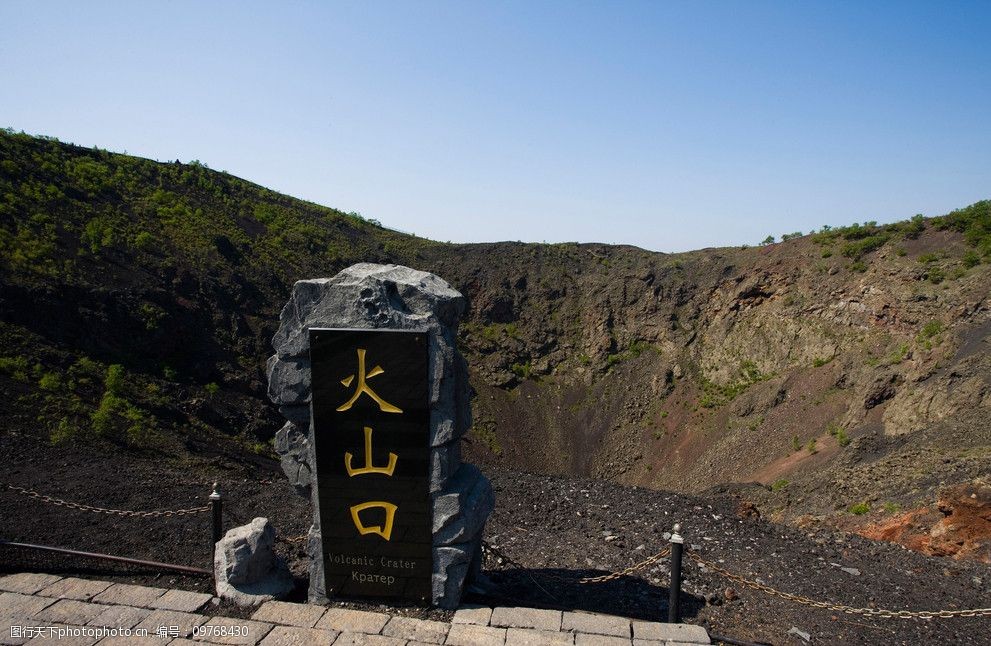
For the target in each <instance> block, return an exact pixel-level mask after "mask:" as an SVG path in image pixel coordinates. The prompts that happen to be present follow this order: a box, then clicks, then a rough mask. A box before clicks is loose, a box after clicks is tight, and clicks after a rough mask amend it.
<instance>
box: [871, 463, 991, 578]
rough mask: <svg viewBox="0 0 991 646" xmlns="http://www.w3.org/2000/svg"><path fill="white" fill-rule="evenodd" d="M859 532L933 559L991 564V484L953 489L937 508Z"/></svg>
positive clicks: (910, 514)
mask: <svg viewBox="0 0 991 646" xmlns="http://www.w3.org/2000/svg"><path fill="white" fill-rule="evenodd" d="M859 533H860V534H862V535H864V536H866V537H867V538H873V539H875V540H882V541H891V542H894V543H900V544H902V545H904V546H905V547H907V548H909V549H911V550H915V551H917V552H922V553H923V554H929V555H930V556H949V557H952V558H956V559H961V558H967V559H973V560H976V561H981V562H983V563H991V484H988V483H985V482H982V481H980V480H975V481H973V482H970V483H966V484H962V485H957V486H955V487H949V488H947V489H945V490H944V491H943V492H942V493H941V495H940V497H939V501H938V502H937V503H936V505H934V507H921V508H919V509H913V510H911V511H908V512H905V513H902V514H897V515H896V516H894V517H892V518H890V519H888V520H885V521H883V522H880V523H876V524H871V525H868V526H867V527H864V528H862V529H860V530H859Z"/></svg>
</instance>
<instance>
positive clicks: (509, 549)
mask: <svg viewBox="0 0 991 646" xmlns="http://www.w3.org/2000/svg"><path fill="white" fill-rule="evenodd" d="M7 439H10V436H9V435H8V436H7ZM0 461H2V462H3V463H4V464H6V465H9V468H8V469H7V473H5V474H4V475H3V477H2V478H0V479H2V480H4V481H6V482H9V483H11V484H14V485H17V486H22V487H27V488H30V489H34V490H36V491H38V492H40V493H43V494H48V495H52V496H57V497H61V498H65V499H67V500H70V501H77V502H82V503H86V504H89V505H94V506H102V507H114V508H123V509H135V510H148V509H176V508H184V507H195V506H199V505H202V504H203V502H204V499H205V497H206V495H207V494H208V493H209V490H210V484H211V483H212V482H213V481H215V480H217V481H219V482H220V483H221V487H222V490H223V492H224V494H225V496H226V503H225V520H226V523H227V525H228V527H229V526H233V525H236V524H241V523H244V522H247V521H249V520H250V519H251V518H253V517H255V516H268V517H269V518H271V519H272V521H273V522H274V524H275V526H276V528H277V531H278V534H279V536H280V543H279V550H280V552H281V553H282V555H283V556H285V557H286V558H287V560H289V561H290V563H291V565H292V567H293V571H294V573H296V574H297V576H298V586H297V590H296V593H295V598H296V599H299V600H302V599H303V597H304V596H305V594H304V590H305V577H304V575H305V567H306V565H305V562H304V561H303V560H302V556H303V555H302V553H301V551H300V550H301V543H294V542H292V541H291V540H289V539H292V538H293V537H295V536H299V535H301V534H303V533H304V532H305V529H306V523H307V520H308V518H309V511H308V509H307V505H306V503H305V502H304V501H303V500H301V499H300V498H298V497H297V496H295V494H293V493H292V491H291V489H290V488H289V486H288V485H287V484H286V483H285V480H284V478H282V477H281V474H280V473H279V472H278V466H277V463H275V462H274V461H268V462H265V461H261V462H259V461H258V460H257V459H256V458H255V459H252V460H245V461H238V460H236V459H231V458H226V459H214V460H211V461H205V462H190V461H189V460H183V461H177V460H176V461H162V460H160V459H147V458H133V459H130V458H129V461H128V466H127V469H122V468H121V467H120V456H119V455H114V454H112V453H107V452H105V451H101V450H99V449H96V448H85V447H74V448H71V447H70V448H53V447H50V446H48V445H47V444H46V443H44V442H42V441H37V440H32V439H31V438H30V437H26V436H22V437H20V438H18V441H17V442H10V441H4V442H2V443H0ZM489 475H490V477H491V479H492V481H493V485H494V486H495V489H496V496H497V503H496V511H495V512H494V514H493V516H492V518H491V520H490V521H489V524H488V526H487V528H486V540H487V542H488V543H489V544H490V545H491V546H492V547H493V548H494V550H495V551H493V552H490V554H489V556H488V557H487V562H486V564H485V574H486V575H487V577H488V578H489V580H490V582H491V584H492V587H491V588H490V589H489V590H488V591H487V594H486V596H480V595H478V594H475V595H472V596H471V597H470V598H471V599H473V600H475V601H481V602H489V603H493V604H495V603H501V604H509V603H511V604H529V605H536V606H550V607H561V608H575V609H583V610H590V611H597V612H607V613H614V614H618V615H624V616H628V617H636V618H644V619H653V620H658V619H664V618H665V617H666V616H667V595H668V588H667V585H668V580H669V572H668V562H667V561H666V560H662V561H659V562H658V563H656V564H655V565H653V566H652V567H649V568H646V569H645V570H643V571H640V572H637V573H636V574H634V575H632V576H624V577H621V578H619V579H616V580H613V581H610V582H606V583H598V584H581V583H579V582H578V581H577V580H578V579H580V578H582V577H585V576H589V575H599V574H604V573H608V572H614V571H619V570H622V569H623V568H626V567H628V566H630V565H633V564H635V563H637V562H640V561H642V560H644V559H646V558H647V557H649V556H651V555H653V554H655V553H657V552H658V551H659V550H661V549H662V548H664V547H666V546H667V544H668V543H667V540H666V538H667V536H666V534H665V533H666V532H669V531H670V530H671V528H672V526H673V524H674V523H675V522H680V523H682V525H683V528H684V529H683V534H684V536H685V538H686V548H687V549H688V550H689V551H690V552H694V553H697V554H699V555H701V556H702V557H703V558H705V559H707V560H714V561H716V562H719V563H721V564H722V566H723V567H725V568H727V569H729V570H730V571H732V572H735V573H738V574H740V575H743V576H745V577H747V578H750V579H754V580H759V581H762V582H764V583H766V584H768V585H771V586H773V587H775V588H778V589H780V590H782V591H785V592H790V593H794V594H799V595H805V596H808V597H810V598H813V599H816V600H823V601H828V602H833V603H838V604H845V605H849V606H854V607H879V608H889V609H895V610H901V609H907V610H938V609H959V608H978V607H989V606H991V568H989V567H988V566H986V565H981V564H977V563H969V562H962V561H954V560H949V559H944V558H933V557H927V556H924V555H921V554H917V553H915V552H910V551H908V550H905V549H903V548H902V547H900V546H898V545H894V544H889V543H878V542H874V541H870V540H867V539H864V538H861V537H858V536H854V535H848V534H842V533H835V532H829V531H823V530H814V531H802V530H799V529H796V528H792V527H789V526H784V525H778V524H774V523H771V522H767V521H765V520H762V519H761V518H760V517H759V512H758V511H757V510H756V508H755V507H753V506H752V505H750V504H748V501H747V496H748V489H747V488H746V487H737V488H731V489H727V490H725V491H723V492H721V493H717V494H715V495H713V496H710V497H708V498H699V497H692V496H686V495H680V494H673V493H668V492H660V491H654V490H649V489H643V488H636V487H622V486H618V485H614V484H611V483H607V482H603V481H591V480H577V479H567V478H559V477H551V476H541V475H532V474H524V473H512V472H496V473H490V474H489ZM751 493H753V491H751ZM755 499H756V497H755ZM0 517H2V519H3V523H2V526H0V538H3V539H6V540H12V541H24V542H33V543H41V544H46V545H56V546H61V547H68V548H73V549H80V550H87V551H94V552H104V553H111V554H118V555H126V556H132V557H137V558H143V559H153V560H157V561H164V562H169V563H180V564H185V565H194V566H198V567H209V517H208V515H206V514H200V515H193V516H179V517H164V518H148V519H146V518H126V517H120V516H108V515H105V514H95V513H91V512H82V511H78V510H74V509H69V508H66V507H63V506H56V505H52V504H47V503H42V502H41V501H39V500H37V499H35V498H31V497H27V496H24V495H22V494H18V493H15V492H13V491H11V490H8V489H4V490H2V491H0ZM497 553H498V554H502V555H504V556H505V557H508V559H509V560H506V559H505V558H503V559H500V558H498V557H497V556H496V554H497ZM18 570H35V571H52V572H55V573H60V574H63V573H71V574H74V575H76V576H80V575H81V576H88V577H92V578H101V579H108V580H116V581H126V582H134V583H142V584H146V585H156V586H163V587H178V588H183V589H189V590H199V591H208V590H209V589H210V585H211V583H210V580H209V578H207V577H195V576H185V575H177V574H173V573H163V572H160V571H155V570H151V569H148V568H140V567H135V566H124V565H120V564H113V563H107V562H104V561H93V560H89V559H79V558H72V557H63V556H56V555H49V554H42V553H38V552H30V551H27V550H22V549H15V548H9V547H6V548H3V547H0V571H18ZM684 572H685V574H684V577H685V581H684V585H683V590H684V593H685V594H684V597H683V601H682V606H683V616H684V618H685V620H686V621H688V622H691V623H697V624H701V625H703V626H705V627H706V628H708V629H709V630H710V632H711V633H713V634H716V635H724V636H728V637H733V638H736V639H744V640H751V641H758V642H766V643H772V644H801V643H803V640H802V639H801V638H800V637H798V636H796V635H794V634H789V630H790V629H792V628H793V627H794V628H796V629H797V630H798V631H801V632H803V633H808V634H809V635H810V637H811V640H812V643H829V644H838V643H843V644H877V643H886V644H918V643H934V642H935V643H944V644H988V643H989V638H988V635H991V618H957V619H940V620H931V621H923V620H904V619H871V618H865V617H861V616H857V615H849V614H845V613H841V612H835V611H830V610H825V609H816V608H810V607H805V606H801V605H797V604H795V603H793V602H790V601H785V600H782V599H777V598H775V597H771V596H769V595H767V594H765V593H762V592H758V591H753V590H750V589H748V588H745V587H743V586H741V585H739V584H736V583H733V582H731V581H727V580H725V579H724V578H722V577H721V576H719V575H717V574H716V573H714V572H711V571H706V570H704V569H701V568H700V567H699V566H698V565H697V564H696V563H694V562H693V561H692V560H691V559H690V558H689V557H687V556H686V565H685V571H684ZM339 605H345V606H350V607H357V608H366V609H377V610H383V609H384V610H387V611H389V612H393V613H398V614H405V615H409V616H416V617H429V618H433V619H440V620H443V619H447V618H449V617H450V613H445V612H443V611H439V610H435V609H424V608H418V607H415V606H399V607H397V606H383V605H382V604H379V603H364V602H341V603H340V604H339ZM218 611H219V612H220V613H222V614H230V615H232V616H241V615H242V614H243V612H244V611H243V610H240V609H237V608H231V607H226V606H222V607H220V608H219V609H218ZM793 632H794V631H793Z"/></svg>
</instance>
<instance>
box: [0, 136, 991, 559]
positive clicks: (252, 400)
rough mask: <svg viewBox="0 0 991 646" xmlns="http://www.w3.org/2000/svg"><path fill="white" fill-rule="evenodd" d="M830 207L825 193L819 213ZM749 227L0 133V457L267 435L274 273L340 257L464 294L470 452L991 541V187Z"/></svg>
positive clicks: (169, 451)
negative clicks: (258, 180) (503, 210)
mask: <svg viewBox="0 0 991 646" xmlns="http://www.w3.org/2000/svg"><path fill="white" fill-rule="evenodd" d="M838 217H839V216H838ZM789 238H791V239H789V240H788V241H787V242H782V243H779V244H768V245H762V246H758V247H753V248H746V247H743V248H724V249H707V250H702V251H698V252H692V253H687V254H677V255H669V254H659V253H653V252H649V251H645V250H642V249H638V248H634V247H616V246H606V245H597V244H576V243H569V244H555V245H548V244H522V243H508V242H506V243H492V244H483V245H452V244H442V243H437V242H432V241H429V240H424V239H422V238H416V237H413V236H408V235H405V234H401V233H398V232H394V231H390V230H388V229H385V228H383V227H381V226H380V225H378V223H376V222H374V221H372V220H366V219H364V218H362V217H361V216H360V215H358V214H355V213H343V212H340V211H336V210H334V209H329V208H325V207H321V206H318V205H314V204H310V203H306V202H302V201H299V200H295V199H292V198H289V197H286V196H283V195H279V194H276V193H273V192H271V191H268V190H266V189H264V188H262V187H259V186H256V185H253V184H250V183H248V182H245V181H243V180H240V179H238V178H235V177H232V176H230V175H227V174H225V173H219V172H215V171H212V170H210V169H208V168H207V167H206V166H204V165H203V164H199V163H192V164H180V163H166V164H162V163H157V162H152V161H148V160H144V159H139V158H135V157H129V156H126V155H118V154H112V153H108V152H105V151H101V150H90V149H82V148H78V147H75V146H71V145H67V144H63V143H60V142H57V141H54V140H49V139H43V138H32V137H29V136H26V135H21V134H14V133H11V132H4V133H0V340H2V342H3V350H2V351H0V385H2V388H3V392H4V393H5V394H7V395H8V396H7V397H5V398H4V399H3V403H2V404H0V418H2V429H3V430H2V431H0V432H2V435H0V458H3V459H6V458H7V457H9V456H10V455H11V453H10V450H9V447H10V446H11V445H12V444H14V443H16V442H18V439H19V438H23V437H25V436H31V437H32V438H34V437H43V438H44V439H45V440H46V441H48V442H50V443H53V444H56V445H60V446H66V445H71V444H72V443H86V444H87V445H98V446H104V447H106V449H107V450H112V451H119V452H120V453H121V454H122V455H127V456H129V459H133V460H139V459H163V458H167V459H169V460H178V461H181V462H182V463H183V464H191V463H197V462H201V461H211V460H212V461H216V460H218V459H225V458H233V459H237V460H239V461H242V462H251V460H253V459H256V458H255V457H253V456H265V455H269V454H270V452H271V447H270V439H271V437H272V434H273V433H274V431H275V430H277V428H278V427H279V418H278V415H277V413H276V412H275V411H274V410H273V408H272V407H271V406H270V405H269V404H268V402H267V400H266V397H265V385H264V384H265V375H264V372H263V371H264V360H265V358H266V357H267V355H268V354H269V353H270V352H271V350H270V345H269V340H270V338H271V335H272V333H273V332H274V329H275V324H276V321H277V318H278V311H279V309H280V307H281V305H282V304H283V303H284V302H285V300H286V299H287V298H288V294H289V289H290V287H291V285H292V283H293V281H295V280H298V279H301V278H309V277H314V276H327V275H332V274H334V273H336V272H337V271H339V270H340V269H341V268H343V267H345V266H347V265H350V264H352V263H353V262H357V261H371V262H397V263H401V264H406V265H410V266H413V267H416V268H419V269H424V270H427V271H432V272H434V273H437V274H438V275H440V276H442V277H444V278H445V279H446V280H448V281H449V282H450V283H452V284H453V285H454V286H455V287H457V288H458V289H459V290H461V291H462V292H463V293H464V294H465V295H466V296H467V297H468V299H469V302H470V312H469V316H468V318H467V320H466V321H465V322H464V324H463V327H462V332H461V339H460V341H461V343H462V351H463V352H464V353H465V355H466V356H467V358H468V361H469V365H470V366H471V370H472V378H473V386H474V389H475V399H474V408H475V425H474V428H473V432H472V434H471V441H472V443H471V445H470V447H469V451H468V452H469V454H470V457H471V458H472V459H474V460H476V461H478V462H481V463H483V464H485V465H487V466H489V467H490V468H495V469H501V468H513V469H523V470H532V471H538V472H545V473H555V474H570V475H578V476H587V477H597V478H605V479H610V480H614V481H617V482H619V483H622V484H628V485H640V486H647V487H652V488H663V489H673V490H681V491H686V492H692V493H702V492H705V491H706V490H708V489H711V488H714V487H721V488H724V489H725V487H726V485H727V484H729V483H754V482H756V483H760V484H761V485H764V486H756V485H737V486H738V487H742V488H743V490H745V491H747V496H748V498H750V499H752V500H753V501H754V502H755V503H756V504H758V505H759V506H760V508H761V509H762V511H763V512H764V513H765V515H769V516H771V517H773V518H778V519H782V520H787V521H790V522H794V523H797V524H800V525H803V526H807V525H816V524H828V525H836V526H840V527H842V528H845V529H850V530H854V531H860V532H863V533H865V534H867V535H870V536H872V537H876V538H883V539H892V540H898V541H900V542H903V543H905V544H907V545H910V546H912V547H914V548H915V549H919V550H921V551H928V552H930V553H934V554H944V555H958V556H967V557H970V558H976V559H979V560H985V561H991V430H989V429H991V425H989V421H991V370H989V369H991V352H989V346H988V338H989V337H988V333H989V331H991V312H989V303H988V295H989V291H991V280H989V272H991V269H989V264H988V263H991V202H988V201H984V202H979V203H977V204H974V205H972V206H969V207H967V208H964V209H961V210H959V211H955V212H953V213H951V214H948V215H945V216H942V217H937V218H929V219H927V218H921V217H916V218H913V219H911V220H907V221H905V222H901V223H898V224H893V225H877V224H875V223H863V224H860V225H854V226H847V227H837V228H832V229H831V228H829V227H823V229H822V230H821V231H818V232H815V233H813V234H809V235H804V236H795V237H793V236H789Z"/></svg>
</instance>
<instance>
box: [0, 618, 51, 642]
mask: <svg viewBox="0 0 991 646" xmlns="http://www.w3.org/2000/svg"><path fill="white" fill-rule="evenodd" d="M46 625H47V624H45V622H43V621H35V620H33V619H22V618H14V617H7V618H0V644H3V645H4V646H20V645H21V644H23V643H24V642H26V641H28V640H29V639H31V637H29V636H28V635H27V634H26V633H25V628H27V627H31V628H37V627H41V626H46Z"/></svg>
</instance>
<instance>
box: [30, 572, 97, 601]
mask: <svg viewBox="0 0 991 646" xmlns="http://www.w3.org/2000/svg"><path fill="white" fill-rule="evenodd" d="M109 587H110V583H109V582H108V581H90V580H89V579H77V578H74V577H69V578H66V579H59V580H58V581H56V582H55V583H53V584H51V585H50V586H48V587H46V588H45V589H43V590H41V591H40V592H38V593H37V594H38V595H39V596H42V597H54V598H56V599H76V600H78V601H89V600H90V599H92V598H93V597H95V596H96V595H98V594H100V593H101V592H103V591H104V590H106V589H107V588H109Z"/></svg>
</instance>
